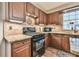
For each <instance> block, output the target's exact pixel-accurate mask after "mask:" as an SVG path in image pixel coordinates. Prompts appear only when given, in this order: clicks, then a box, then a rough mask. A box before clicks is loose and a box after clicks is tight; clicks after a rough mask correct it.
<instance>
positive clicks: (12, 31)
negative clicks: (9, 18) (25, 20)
mask: <svg viewBox="0 0 79 59" xmlns="http://www.w3.org/2000/svg"><path fill="white" fill-rule="evenodd" d="M22 28H23V25H20V24H15V23H10V22H5V23H4V35H16V34H22Z"/></svg>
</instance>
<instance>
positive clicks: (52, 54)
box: [42, 47, 75, 57]
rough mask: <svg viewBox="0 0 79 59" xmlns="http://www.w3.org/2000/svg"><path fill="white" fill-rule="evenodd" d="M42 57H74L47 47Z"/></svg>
mask: <svg viewBox="0 0 79 59" xmlns="http://www.w3.org/2000/svg"><path fill="white" fill-rule="evenodd" d="M42 57H75V55H73V54H70V53H67V52H64V51H61V50H58V49H55V48H51V47H48V48H47V49H46V50H45V53H44V54H43V56H42Z"/></svg>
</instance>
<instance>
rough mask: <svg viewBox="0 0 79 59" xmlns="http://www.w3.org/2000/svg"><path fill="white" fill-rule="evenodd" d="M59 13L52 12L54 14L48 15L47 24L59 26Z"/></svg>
mask: <svg viewBox="0 0 79 59" xmlns="http://www.w3.org/2000/svg"><path fill="white" fill-rule="evenodd" d="M59 15H60V14H59V12H54V13H51V14H48V20H49V21H48V24H57V25H59V24H60V21H59Z"/></svg>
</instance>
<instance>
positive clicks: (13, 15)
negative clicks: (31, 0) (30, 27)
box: [8, 2, 25, 21]
mask: <svg viewBox="0 0 79 59" xmlns="http://www.w3.org/2000/svg"><path fill="white" fill-rule="evenodd" d="M8 13H9V19H11V20H20V21H24V19H25V3H24V2H10V3H8Z"/></svg>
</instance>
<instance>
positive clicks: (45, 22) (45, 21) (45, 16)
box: [44, 13, 47, 25]
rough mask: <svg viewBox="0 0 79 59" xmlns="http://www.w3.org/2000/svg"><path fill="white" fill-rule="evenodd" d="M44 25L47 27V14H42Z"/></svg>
mask: <svg viewBox="0 0 79 59" xmlns="http://www.w3.org/2000/svg"><path fill="white" fill-rule="evenodd" d="M44 24H45V25H47V14H46V13H44Z"/></svg>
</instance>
